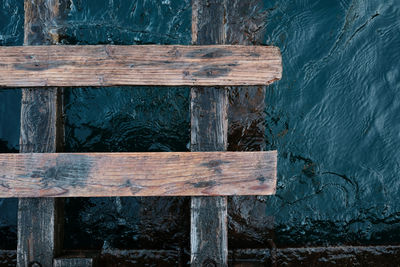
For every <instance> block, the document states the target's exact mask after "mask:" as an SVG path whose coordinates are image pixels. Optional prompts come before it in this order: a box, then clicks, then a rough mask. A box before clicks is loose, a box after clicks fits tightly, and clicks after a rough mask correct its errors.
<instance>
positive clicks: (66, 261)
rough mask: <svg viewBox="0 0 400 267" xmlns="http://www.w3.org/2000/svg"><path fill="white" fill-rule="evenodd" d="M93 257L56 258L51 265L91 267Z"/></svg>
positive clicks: (57, 266)
mask: <svg viewBox="0 0 400 267" xmlns="http://www.w3.org/2000/svg"><path fill="white" fill-rule="evenodd" d="M93 266H95V260H94V259H93V258H57V259H54V264H53V267H93Z"/></svg>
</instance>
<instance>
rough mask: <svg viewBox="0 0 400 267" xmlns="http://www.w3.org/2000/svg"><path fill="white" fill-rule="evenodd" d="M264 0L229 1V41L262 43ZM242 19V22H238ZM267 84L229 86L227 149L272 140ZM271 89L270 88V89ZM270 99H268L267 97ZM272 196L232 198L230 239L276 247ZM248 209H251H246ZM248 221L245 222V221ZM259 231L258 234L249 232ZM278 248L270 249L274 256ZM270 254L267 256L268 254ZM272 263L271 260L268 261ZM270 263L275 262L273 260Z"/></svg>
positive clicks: (255, 147)
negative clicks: (268, 132)
mask: <svg viewBox="0 0 400 267" xmlns="http://www.w3.org/2000/svg"><path fill="white" fill-rule="evenodd" d="M265 5H266V4H265V1H263V0H229V1H226V13H225V22H226V24H225V31H226V43H227V44H235V45H237V44H239V45H260V44H262V43H263V42H264V39H265V36H266V26H267V23H268V14H269V12H270V10H269V9H267V8H266V7H265ZM239 21H240V23H238V22H239ZM266 90H267V89H266V86H247V87H241V86H239V87H232V88H230V90H229V96H228V99H229V108H228V121H229V125H228V144H229V146H228V150H229V151H263V150H265V149H266V145H267V143H268V142H269V141H271V140H266V139H265V130H266V127H267V126H268V127H271V126H270V125H266V123H265V118H266V113H265V108H266V105H265V103H266V102H265V95H266ZM269 90H271V88H270V89H269ZM267 101H268V99H267ZM269 205H270V203H269V200H267V199H264V200H260V198H259V197H254V196H233V197H231V198H229V205H228V217H229V219H230V221H229V225H231V228H230V234H229V240H230V242H232V243H233V244H234V243H236V244H239V246H240V242H241V241H242V240H243V238H244V236H245V238H247V239H250V240H253V241H254V242H255V243H257V242H261V241H260V240H259V238H260V237H262V239H263V240H267V239H268V240H269V241H268V242H269V243H270V246H271V247H274V246H275V244H274V239H275V238H274V233H273V232H274V230H273V228H274V216H270V215H268V214H269V212H268V208H269V207H268V206H269ZM246 211H248V212H250V213H246ZM251 216H253V218H251ZM249 218H250V219H249ZM244 221H245V222H246V223H245V224H244V223H243V222H244ZM253 231H255V232H257V234H258V235H257V234H256V235H252V234H250V235H249V233H251V232H253ZM274 251H275V250H271V252H272V253H271V255H270V256H268V257H270V258H271V259H273V258H274V256H275V254H274ZM266 257H267V256H266ZM268 265H269V264H268ZM271 266H275V265H273V264H271Z"/></svg>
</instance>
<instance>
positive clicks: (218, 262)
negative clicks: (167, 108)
mask: <svg viewBox="0 0 400 267" xmlns="http://www.w3.org/2000/svg"><path fill="white" fill-rule="evenodd" d="M223 2H224V1H216V0H193V2H192V12H193V13H192V41H193V43H194V44H199V45H205V44H223V43H224V27H223V26H224V21H223V19H224V3H223ZM227 96H228V95H227V90H226V89H225V88H217V87H215V88H207V90H205V89H204V88H202V87H193V88H192V89H191V150H192V151H222V150H226V148H227V134H228V132H227V130H228V118H227V105H228V98H227ZM190 231H191V233H190V244H191V265H192V266H227V265H228V237H227V235H228V229H227V198H226V197H192V200H191V229H190Z"/></svg>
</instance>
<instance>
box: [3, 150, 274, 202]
mask: <svg viewBox="0 0 400 267" xmlns="http://www.w3.org/2000/svg"><path fill="white" fill-rule="evenodd" d="M275 172H276V151H273V152H241V153H239V152H208V153H205V152H162V153H150V152H149V153H33V154H0V174H1V175H0V198H6V197H110V196H201V195H204V196H212V195H270V194H273V193H274V192H275V182H276V177H275Z"/></svg>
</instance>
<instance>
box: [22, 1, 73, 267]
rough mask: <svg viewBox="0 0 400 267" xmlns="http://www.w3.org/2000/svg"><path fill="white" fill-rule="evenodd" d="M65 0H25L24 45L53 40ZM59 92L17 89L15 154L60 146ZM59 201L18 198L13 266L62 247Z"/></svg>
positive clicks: (37, 261)
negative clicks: (19, 103)
mask: <svg viewBox="0 0 400 267" xmlns="http://www.w3.org/2000/svg"><path fill="white" fill-rule="evenodd" d="M67 2H68V1H67V0H25V3H24V7H25V40H24V44H25V45H44V44H46V45H48V44H54V43H57V42H58V28H59V20H60V19H62V17H63V12H64V9H65V7H66V5H67ZM63 143H64V125H63V91H62V89H58V88H46V89H23V90H22V106H21V135H20V152H21V153H29V152H38V153H41V152H58V151H61V150H62V148H63ZM62 213H63V200H62V199H54V198H36V199H30V198H27V199H19V202H18V248H17V265H18V266H23V267H25V266H43V267H44V266H52V265H53V258H54V257H55V255H57V254H58V253H59V252H60V249H61V245H62V238H61V233H62V223H63V216H62Z"/></svg>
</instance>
